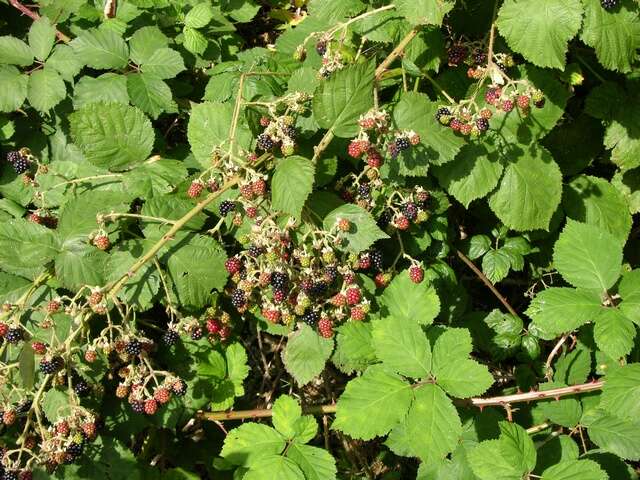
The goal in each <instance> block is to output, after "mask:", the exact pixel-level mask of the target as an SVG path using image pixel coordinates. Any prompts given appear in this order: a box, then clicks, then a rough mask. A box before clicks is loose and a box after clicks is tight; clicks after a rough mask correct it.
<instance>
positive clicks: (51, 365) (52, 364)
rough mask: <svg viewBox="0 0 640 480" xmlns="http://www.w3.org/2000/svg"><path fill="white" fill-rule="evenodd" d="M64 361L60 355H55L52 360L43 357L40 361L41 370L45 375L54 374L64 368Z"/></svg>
mask: <svg viewBox="0 0 640 480" xmlns="http://www.w3.org/2000/svg"><path fill="white" fill-rule="evenodd" d="M63 365H64V362H63V361H62V358H60V357H53V358H51V360H46V359H44V358H43V359H42V360H41V361H40V371H41V372H42V373H43V374H45V375H52V374H54V373H56V372H57V371H58V370H60V369H61V368H62V366H63Z"/></svg>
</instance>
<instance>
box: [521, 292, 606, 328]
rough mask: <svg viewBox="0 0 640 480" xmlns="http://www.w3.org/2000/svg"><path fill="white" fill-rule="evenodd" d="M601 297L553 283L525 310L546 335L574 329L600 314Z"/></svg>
mask: <svg viewBox="0 0 640 480" xmlns="http://www.w3.org/2000/svg"><path fill="white" fill-rule="evenodd" d="M600 311H601V302H600V297H599V296H598V295H596V294H593V293H592V292H588V291H583V290H575V289H573V288H568V287H551V288H547V289H546V290H543V291H541V292H539V293H538V294H537V295H536V296H535V298H534V299H533V300H531V303H530V304H529V308H528V309H527V311H526V312H525V313H526V314H527V315H528V316H529V318H531V319H532V320H533V323H534V324H535V326H536V328H537V329H540V330H542V331H543V332H544V334H545V337H544V338H545V339H553V338H555V337H556V336H558V335H560V334H562V333H568V332H571V331H573V330H575V329H577V328H578V327H580V326H582V325H584V324H585V323H587V322H590V321H593V320H595V319H596V317H597V316H598V315H599V314H600Z"/></svg>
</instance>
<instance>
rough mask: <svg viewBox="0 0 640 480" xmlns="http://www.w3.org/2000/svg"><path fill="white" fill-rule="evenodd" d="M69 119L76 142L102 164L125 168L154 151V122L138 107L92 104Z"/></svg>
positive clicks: (85, 152)
mask: <svg viewBox="0 0 640 480" xmlns="http://www.w3.org/2000/svg"><path fill="white" fill-rule="evenodd" d="M70 122H71V135H72V136H73V139H74V142H75V143H76V144H77V145H78V146H79V147H80V148H81V149H82V151H83V153H84V154H85V156H86V158H87V160H88V161H89V162H91V163H93V164H94V165H97V166H99V167H104V168H108V169H110V170H115V171H117V170H124V169H126V168H127V167H130V166H132V165H134V164H137V163H142V162H143V161H144V160H146V158H147V157H148V156H149V154H150V153H151V148H152V147H153V142H154V137H155V135H154V132H153V129H152V127H151V122H149V119H148V118H147V117H146V116H145V115H144V114H143V113H142V112H141V111H140V110H138V109H137V108H134V107H129V106H127V105H122V104H119V103H95V104H90V105H86V106H84V107H83V108H81V109H80V110H78V111H76V112H74V113H73V114H71V116H70Z"/></svg>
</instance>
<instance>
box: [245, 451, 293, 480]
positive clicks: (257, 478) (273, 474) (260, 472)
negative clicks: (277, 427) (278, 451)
mask: <svg viewBox="0 0 640 480" xmlns="http://www.w3.org/2000/svg"><path fill="white" fill-rule="evenodd" d="M242 480H305V476H304V474H303V473H302V470H300V467H298V466H297V465H296V463H295V462H294V461H293V460H291V459H289V458H287V457H281V456H280V455H269V456H262V457H260V458H259V459H257V460H256V461H255V463H254V465H252V467H251V468H250V469H249V471H248V472H247V473H246V474H245V475H244V477H242Z"/></svg>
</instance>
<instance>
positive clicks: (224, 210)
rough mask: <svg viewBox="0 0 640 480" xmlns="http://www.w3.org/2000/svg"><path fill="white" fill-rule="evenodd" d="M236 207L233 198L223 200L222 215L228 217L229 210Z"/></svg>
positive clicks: (221, 205)
mask: <svg viewBox="0 0 640 480" xmlns="http://www.w3.org/2000/svg"><path fill="white" fill-rule="evenodd" d="M235 209H236V204H235V203H234V202H232V201H231V200H223V201H222V202H221V203H220V215H221V216H223V217H226V216H227V214H228V213H229V212H232V211H233V210H235Z"/></svg>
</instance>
